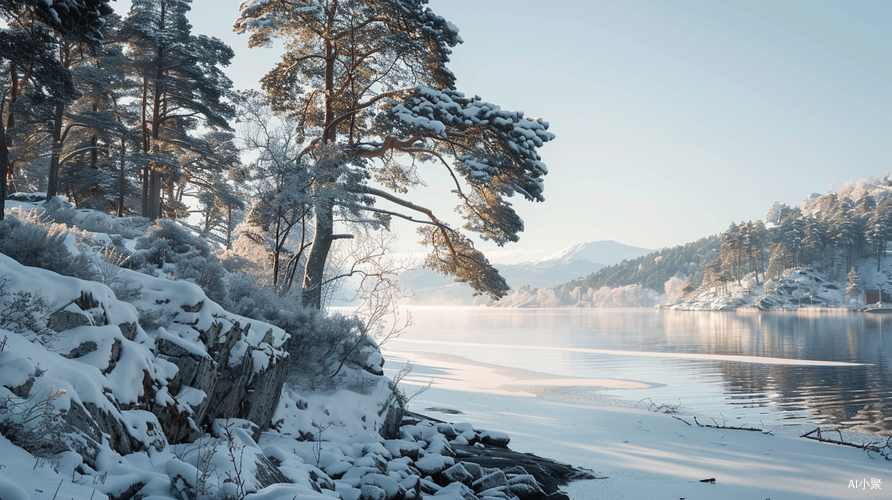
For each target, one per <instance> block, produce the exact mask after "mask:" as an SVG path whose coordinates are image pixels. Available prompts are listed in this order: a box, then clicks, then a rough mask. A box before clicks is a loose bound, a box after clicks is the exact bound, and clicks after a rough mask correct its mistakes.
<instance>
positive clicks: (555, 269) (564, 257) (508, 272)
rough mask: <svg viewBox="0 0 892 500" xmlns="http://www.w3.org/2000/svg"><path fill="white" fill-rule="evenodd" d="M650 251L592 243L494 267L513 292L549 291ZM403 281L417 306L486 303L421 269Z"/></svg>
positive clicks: (612, 243)
mask: <svg viewBox="0 0 892 500" xmlns="http://www.w3.org/2000/svg"><path fill="white" fill-rule="evenodd" d="M651 252H653V250H648V249H645V248H639V247H633V246H629V245H624V244H622V243H618V242H616V241H609V240H608V241H591V242H588V243H580V244H577V245H573V246H570V247H567V248H565V249H563V250H561V251H560V252H557V253H555V254H553V255H552V256H550V257H547V258H545V259H540V260H537V261H534V262H522V263H520V264H495V267H496V268H497V269H498V270H499V273H500V274H501V275H502V276H503V277H504V278H505V280H506V281H507V282H508V285H509V286H511V288H512V289H519V288H521V287H524V286H529V287H531V288H548V287H553V286H556V285H558V284H561V283H566V282H568V281H570V280H574V279H579V278H582V277H585V276H588V275H589V274H592V273H594V272H596V271H598V270H599V269H601V268H602V267H605V266H610V265H613V264H618V263H620V262H622V261H623V260H627V259H634V258H637V257H640V256H642V255H646V254H648V253H651ZM400 281H401V282H402V283H403V284H405V285H406V286H407V287H408V288H409V289H410V290H412V291H413V292H414V294H415V301H414V303H416V304H424V305H472V304H477V303H485V302H486V299H483V298H477V299H476V300H475V298H474V297H473V296H472V295H471V288H470V287H469V286H468V285H466V284H459V283H455V282H453V281H452V278H448V277H445V276H442V275H440V274H437V273H436V272H434V271H431V270H428V269H423V268H421V267H418V268H416V269H413V270H411V271H406V272H404V273H402V274H401V275H400Z"/></svg>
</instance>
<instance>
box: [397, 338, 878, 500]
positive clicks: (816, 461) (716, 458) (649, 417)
mask: <svg viewBox="0 0 892 500" xmlns="http://www.w3.org/2000/svg"><path fill="white" fill-rule="evenodd" d="M417 354H418V353H404V352H402V353H397V352H387V353H386V357H387V359H389V360H391V361H395V360H396V359H398V358H403V359H410V360H411V362H412V363H413V364H415V365H416V372H417V374H416V375H415V377H414V379H413V380H410V381H409V382H410V383H415V384H423V383H426V379H425V377H427V380H429V379H430V377H431V375H432V374H439V375H436V376H435V377H434V385H433V388H432V389H431V390H429V391H427V392H425V393H423V394H420V395H419V396H418V397H417V398H415V399H413V400H412V402H411V403H410V408H412V409H415V410H417V411H421V412H422V413H423V412H425V410H428V413H430V411H431V410H432V411H438V410H439V411H443V410H444V409H445V410H449V413H453V412H455V413H459V414H457V415H449V414H447V415H446V416H444V417H441V418H444V419H445V420H456V419H457V420H461V421H470V422H471V423H472V424H473V425H474V426H475V427H480V428H489V429H498V430H500V431H502V432H505V433H507V434H508V435H510V436H511V443H512V444H511V446H512V448H513V449H515V450H517V451H520V452H532V453H535V454H536V455H538V456H543V457H549V458H551V459H554V460H557V461H560V462H564V463H569V464H572V465H573V466H574V467H582V468H586V469H589V470H591V471H593V473H594V474H595V476H597V477H599V478H604V479H595V480H585V481H573V482H571V483H570V484H569V485H568V486H566V487H565V488H563V489H564V491H566V492H567V493H568V495H569V496H570V498H572V499H574V500H587V499H595V498H642V499H651V498H687V499H694V498H727V499H732V500H734V499H741V500H742V499H751V498H785V499H788V498H792V499H812V498H827V499H837V498H853V497H852V495H853V494H854V490H855V489H857V490H858V495H859V496H858V498H861V497H862V495H863V497H864V498H883V494H882V486H885V485H886V484H889V483H892V462H890V461H889V460H884V459H883V458H882V457H878V456H877V454H875V453H874V454H870V453H868V452H866V451H864V450H860V449H855V448H851V447H845V446H839V445H833V444H828V443H820V442H816V441H812V440H809V439H805V438H800V437H799V434H798V433H795V432H794V431H793V430H792V429H783V428H766V429H762V430H761V432H752V431H749V432H747V431H744V430H738V429H730V428H725V429H722V428H708V427H699V426H698V425H697V422H695V421H694V419H693V416H690V415H683V414H667V413H657V412H653V411H647V410H646V409H640V408H639V409H635V408H629V407H621V406H608V404H611V403H613V404H615V402H611V401H610V398H609V397H605V399H604V401H603V403H602V404H589V403H585V404H583V403H575V402H570V401H556V400H548V399H545V398H543V397H541V396H538V397H537V396H536V395H535V393H537V392H539V391H540V390H542V391H544V390H546V389H549V388H553V387H554V386H551V387H544V386H528V385H523V383H524V382H533V383H534V382H535V380H530V379H528V377H526V375H529V374H524V373H523V371H522V370H514V369H510V368H503V369H501V370H496V369H493V368H492V367H491V366H486V365H485V364H481V363H475V362H470V363H468V364H467V365H466V366H464V367H461V366H457V365H460V363H458V362H457V360H456V359H455V358H454V357H452V358H451V359H448V360H446V359H444V358H439V359H438V357H437V356H418V355H417ZM512 376H513V379H514V382H515V383H514V384H504V382H505V378H510V377H512ZM555 379H559V377H555ZM487 381H489V383H488V384H487ZM573 383H574V381H573V380H572V379H568V380H567V385H566V386H565V387H571V386H572V385H573ZM698 422H699V423H700V424H709V425H712V424H713V421H711V420H709V419H706V420H704V419H703V418H699V419H698ZM721 423H722V421H721V420H720V419H719V420H718V424H721ZM730 425H734V426H737V425H738V424H737V423H736V422H735V423H733V424H731V423H729V426H730ZM713 478H714V479H715V482H714V483H711V482H706V483H703V482H701V481H702V480H704V479H713ZM872 480H874V481H873V482H871V481H872ZM876 480H878V481H876ZM872 486H873V487H874V489H871V487H872ZM886 488H887V489H889V488H892V485H889V486H886Z"/></svg>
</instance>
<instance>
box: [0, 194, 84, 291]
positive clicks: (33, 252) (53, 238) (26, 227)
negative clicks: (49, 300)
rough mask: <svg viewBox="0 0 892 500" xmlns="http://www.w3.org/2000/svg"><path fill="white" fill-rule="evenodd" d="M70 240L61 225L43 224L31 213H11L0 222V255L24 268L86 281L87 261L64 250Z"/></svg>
mask: <svg viewBox="0 0 892 500" xmlns="http://www.w3.org/2000/svg"><path fill="white" fill-rule="evenodd" d="M23 219H24V220H23ZM69 238H70V239H71V240H69ZM73 238H74V236H73V235H72V234H71V233H70V232H69V231H68V229H67V228H66V227H65V226H63V225H61V224H55V223H50V222H47V221H46V219H41V218H40V217H39V216H38V215H37V212H36V211H33V210H32V211H31V212H21V211H19V212H18V213H16V212H15V211H11V213H10V214H9V217H6V218H5V219H3V220H2V221H0V253H3V254H6V255H8V256H9V257H12V258H13V259H15V260H16V261H18V262H19V263H20V264H22V265H24V266H32V267H39V268H42V269H49V270H50V271H54V272H57V273H59V274H64V275H66V276H74V277H77V278H81V279H89V269H90V263H89V258H88V257H87V256H85V255H83V254H81V253H78V254H76V255H72V253H71V252H69V250H68V246H69V245H70V244H71V243H72V241H73Z"/></svg>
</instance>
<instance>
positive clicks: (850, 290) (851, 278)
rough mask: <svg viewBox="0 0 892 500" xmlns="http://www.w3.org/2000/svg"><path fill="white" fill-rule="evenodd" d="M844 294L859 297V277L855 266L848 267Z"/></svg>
mask: <svg viewBox="0 0 892 500" xmlns="http://www.w3.org/2000/svg"><path fill="white" fill-rule="evenodd" d="M846 295H848V296H850V297H859V296H860V295H861V279H860V278H859V277H858V273H857V272H855V268H854V267H853V268H851V269H849V274H848V281H846Z"/></svg>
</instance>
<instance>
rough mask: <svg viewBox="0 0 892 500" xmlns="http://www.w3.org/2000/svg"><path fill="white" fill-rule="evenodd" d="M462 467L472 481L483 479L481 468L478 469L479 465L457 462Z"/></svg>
mask: <svg viewBox="0 0 892 500" xmlns="http://www.w3.org/2000/svg"><path fill="white" fill-rule="evenodd" d="M459 463H460V464H461V465H462V467H464V468H465V470H466V471H468V473H469V474H471V477H473V478H474V479H480V478H481V477H483V467H480V464H475V463H474V462H464V461H462V462H459Z"/></svg>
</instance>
